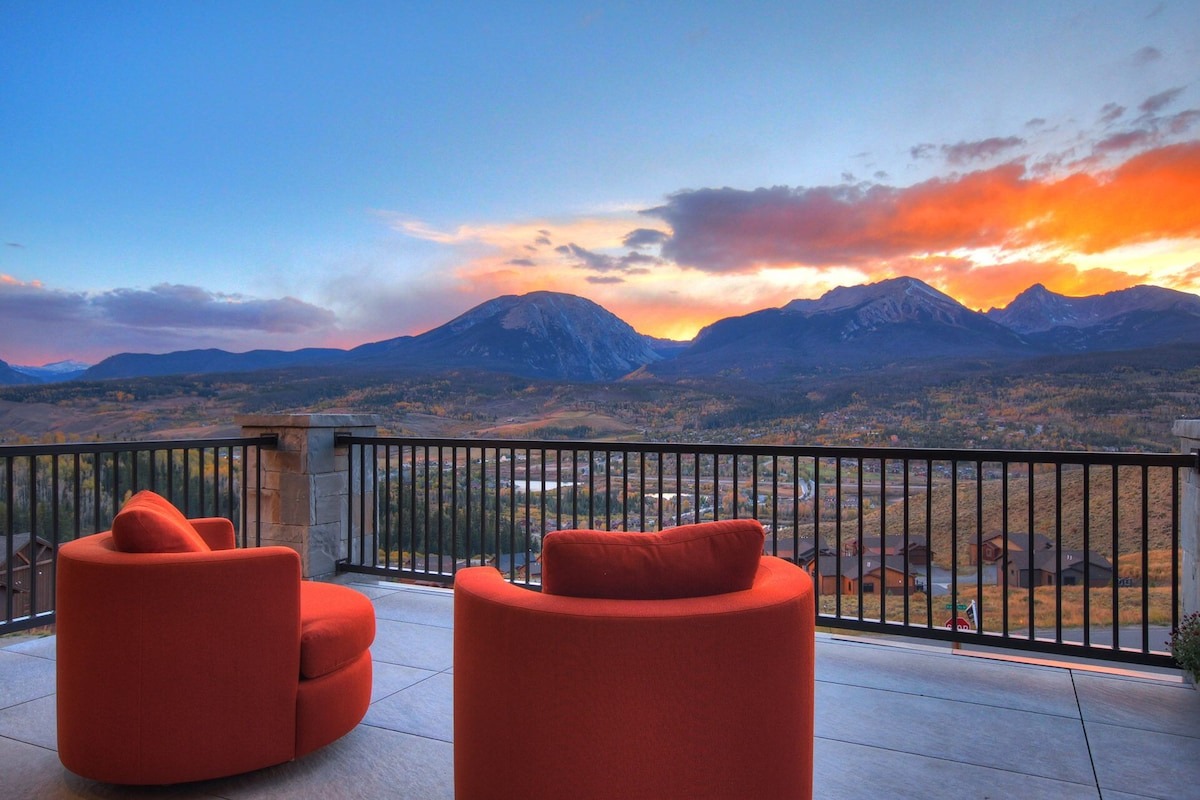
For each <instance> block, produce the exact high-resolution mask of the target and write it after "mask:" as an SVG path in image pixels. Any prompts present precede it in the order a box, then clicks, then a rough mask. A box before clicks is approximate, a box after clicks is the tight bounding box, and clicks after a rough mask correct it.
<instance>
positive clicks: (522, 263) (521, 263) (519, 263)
mask: <svg viewBox="0 0 1200 800" xmlns="http://www.w3.org/2000/svg"><path fill="white" fill-rule="evenodd" d="M508 263H509V264H512V265H513V266H514V267H532V266H535V264H534V262H533V260H532V259H529V258H513V259H509V262H508Z"/></svg>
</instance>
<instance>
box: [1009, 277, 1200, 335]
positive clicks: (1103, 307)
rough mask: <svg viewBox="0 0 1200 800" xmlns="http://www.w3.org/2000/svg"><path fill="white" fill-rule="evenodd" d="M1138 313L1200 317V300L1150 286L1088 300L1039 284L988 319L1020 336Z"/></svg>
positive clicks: (1097, 322) (1099, 322) (1078, 326)
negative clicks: (1163, 313)
mask: <svg viewBox="0 0 1200 800" xmlns="http://www.w3.org/2000/svg"><path fill="white" fill-rule="evenodd" d="M1135 312H1159V313H1162V312H1180V313H1184V314H1191V315H1200V297H1197V296H1196V295H1194V294H1189V293H1187V292H1178V291H1175V290H1174V289H1164V288H1162V287H1161V286H1147V285H1140V286H1132V287H1130V288H1128V289H1118V290H1117V291H1113V292H1108V293H1106V294H1099V295H1090V296H1088V297H1068V296H1066V295H1061V294H1057V293H1055V292H1052V291H1050V290H1048V289H1047V288H1046V287H1044V286H1042V285H1041V284H1040V283H1038V284H1034V285H1033V286H1031V287H1029V288H1028V289H1026V290H1025V291H1023V292H1021V293H1020V294H1019V295H1017V296H1016V297H1015V298H1013V301H1012V302H1011V303H1009V304H1008V305H1007V306H1005V307H1004V308H993V309H990V310H989V311H988V312H987V316H988V318H989V319H992V320H994V321H995V322H999V323H1000V324H1001V325H1004V326H1006V327H1009V328H1012V329H1013V330H1014V331H1017V332H1018V333H1022V334H1028V333H1041V332H1044V331H1050V330H1053V329H1055V328H1074V329H1082V328H1091V327H1095V326H1099V325H1104V324H1106V323H1108V322H1110V321H1111V320H1114V319H1116V318H1118V317H1121V316H1124V315H1127V314H1130V313H1135Z"/></svg>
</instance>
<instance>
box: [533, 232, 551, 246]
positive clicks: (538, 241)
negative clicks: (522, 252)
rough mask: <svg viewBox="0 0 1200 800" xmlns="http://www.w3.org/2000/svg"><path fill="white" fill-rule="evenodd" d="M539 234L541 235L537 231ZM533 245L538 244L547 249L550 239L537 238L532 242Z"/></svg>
mask: <svg viewBox="0 0 1200 800" xmlns="http://www.w3.org/2000/svg"><path fill="white" fill-rule="evenodd" d="M539 233H541V231H539ZM533 243H534V244H540V245H542V246H543V247H549V246H550V244H551V242H550V239H549V237H547V236H539V237H538V238H536V239H534V240H533Z"/></svg>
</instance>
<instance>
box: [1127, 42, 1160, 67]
mask: <svg viewBox="0 0 1200 800" xmlns="http://www.w3.org/2000/svg"><path fill="white" fill-rule="evenodd" d="M1161 58H1162V51H1161V50H1159V49H1158V48H1157V47H1150V46H1149V45H1147V46H1146V47H1143V48H1142V49H1141V50H1138V51H1137V52H1136V53H1134V54H1133V60H1134V61H1135V62H1137V63H1138V64H1149V63H1150V62H1152V61H1158V60H1159V59H1161Z"/></svg>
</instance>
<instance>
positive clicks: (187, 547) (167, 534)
mask: <svg viewBox="0 0 1200 800" xmlns="http://www.w3.org/2000/svg"><path fill="white" fill-rule="evenodd" d="M112 537H113V545H114V546H115V547H116V548H117V549H118V550H120V551H122V552H125V553H206V552H208V551H209V549H210V548H209V546H208V545H207V544H206V543H205V541H204V540H203V539H201V538H200V534H198V533H196V529H195V528H193V527H192V525H191V523H190V522H188V521H187V518H186V517H184V516H183V514H181V513H180V511H179V509H177V508H175V506H173V505H171V503H170V502H168V501H167V500H166V498H163V497H161V496H159V495H157V494H155V493H154V492H151V491H141V492H138V493H137V494H135V495H134V496H133V497H131V498H129V499H128V500H126V501H125V505H124V506H122V507H121V510H120V512H118V513H117V516H116V517H115V518H114V519H113V524H112Z"/></svg>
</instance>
